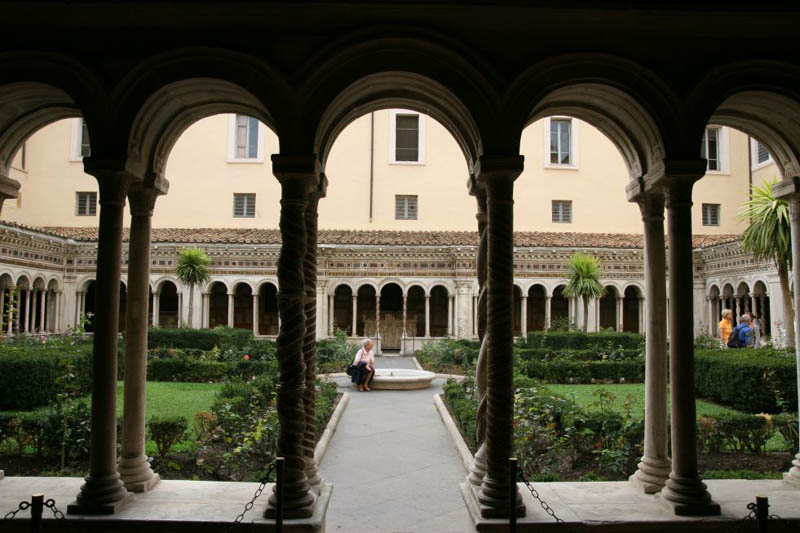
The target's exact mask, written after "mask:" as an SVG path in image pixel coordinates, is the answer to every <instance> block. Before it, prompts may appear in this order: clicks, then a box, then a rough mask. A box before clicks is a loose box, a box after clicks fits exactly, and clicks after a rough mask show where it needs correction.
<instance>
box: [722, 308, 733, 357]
mask: <svg viewBox="0 0 800 533" xmlns="http://www.w3.org/2000/svg"><path fill="white" fill-rule="evenodd" d="M731 331H733V323H732V322H731V310H730V309H723V310H722V320H720V321H719V340H720V341H721V342H722V347H723V348H727V347H728V340H729V339H730V336H731Z"/></svg>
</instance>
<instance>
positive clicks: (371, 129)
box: [369, 112, 375, 224]
mask: <svg viewBox="0 0 800 533" xmlns="http://www.w3.org/2000/svg"><path fill="white" fill-rule="evenodd" d="M374 177H375V112H372V113H370V114H369V222H370V224H371V223H372V180H373V178H374Z"/></svg>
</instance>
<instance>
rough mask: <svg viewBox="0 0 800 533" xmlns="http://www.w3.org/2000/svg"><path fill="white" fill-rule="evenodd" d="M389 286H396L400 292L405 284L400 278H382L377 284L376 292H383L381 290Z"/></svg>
mask: <svg viewBox="0 0 800 533" xmlns="http://www.w3.org/2000/svg"><path fill="white" fill-rule="evenodd" d="M390 284H395V285H397V286H398V287H400V289H401V290H404V289H405V284H404V283H403V282H402V281H401V280H400V278H384V279H382V280H381V281H380V282H379V283H378V291H383V288H384V287H386V286H387V285H390Z"/></svg>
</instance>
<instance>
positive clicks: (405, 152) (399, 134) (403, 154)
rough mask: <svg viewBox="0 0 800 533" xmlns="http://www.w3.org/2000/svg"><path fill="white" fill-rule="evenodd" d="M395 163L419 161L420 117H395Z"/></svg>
mask: <svg viewBox="0 0 800 533" xmlns="http://www.w3.org/2000/svg"><path fill="white" fill-rule="evenodd" d="M394 146H395V161H419V115H395V140H394Z"/></svg>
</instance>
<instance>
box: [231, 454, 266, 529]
mask: <svg viewBox="0 0 800 533" xmlns="http://www.w3.org/2000/svg"><path fill="white" fill-rule="evenodd" d="M277 463H278V461H277V460H276V461H274V462H273V463H272V464H271V465H270V467H269V470H267V475H265V476H264V477H263V478H262V479H261V481H260V482H259V484H258V488H257V489H256V491H255V492H254V493H253V497H252V498H250V501H249V502H247V503H246V504H245V506H244V509H243V510H242V512H241V513H239V516H237V517H236V518H235V519H234V520H233V525H232V526H231V527H229V528H228V529H226V530H225V531H226V533H227V532H228V531H232V530H233V529H235V528H236V526H238V525H239V524H241V523H242V520H244V515H246V514H247V513H248V512H250V511H251V510H252V509H253V506H254V505H255V503H256V500H257V499H258V498H259V497H260V496H261V494H262V493H263V492H264V489H265V488H267V483H269V478H270V476H271V475H272V474H273V473H275V465H276V464H277Z"/></svg>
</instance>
